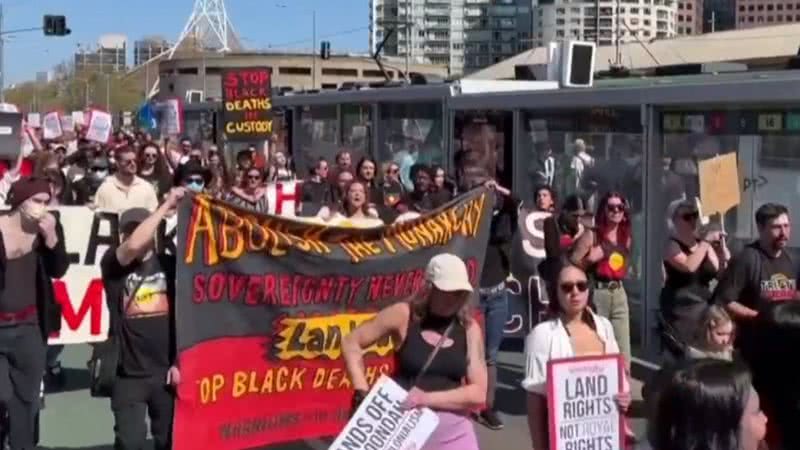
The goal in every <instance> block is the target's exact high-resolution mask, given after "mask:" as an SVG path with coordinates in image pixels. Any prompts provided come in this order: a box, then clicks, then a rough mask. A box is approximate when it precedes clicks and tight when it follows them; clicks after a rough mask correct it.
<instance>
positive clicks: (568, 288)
mask: <svg viewBox="0 0 800 450" xmlns="http://www.w3.org/2000/svg"><path fill="white" fill-rule="evenodd" d="M559 287H560V288H561V292H563V293H565V294H570V293H572V292H573V291H574V290H575V289H576V288H577V289H578V292H586V290H587V289H589V283H588V282H586V281H576V282H572V281H565V282H563V283H561V285H560V286H559Z"/></svg>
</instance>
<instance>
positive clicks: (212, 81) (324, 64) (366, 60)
mask: <svg viewBox="0 0 800 450" xmlns="http://www.w3.org/2000/svg"><path fill="white" fill-rule="evenodd" d="M382 62H383V64H384V66H385V67H386V73H387V75H388V76H389V77H390V78H391V80H392V81H400V80H403V79H404V75H403V73H402V71H404V69H405V61H404V58H392V57H384V58H382ZM145 66H147V65H143V66H140V67H137V68H136V69H135V70H136V71H140V70H142V68H143V67H145ZM236 67H268V68H270V69H272V81H271V82H272V88H273V89H282V90H285V89H291V90H294V91H300V90H309V89H314V88H316V89H337V88H340V87H342V85H343V84H344V83H348V82H350V83H352V82H356V83H358V82H360V83H364V84H366V83H370V82H377V81H385V78H384V76H383V74H382V73H381V71H380V69H379V68H378V66H377V65H376V64H375V61H374V60H373V59H372V58H371V57H369V56H367V55H364V56H357V55H331V58H330V59H326V60H323V59H320V58H316V60H315V58H313V57H312V56H311V55H309V54H291V53H226V54H222V53H217V52H207V53H205V55H202V54H198V53H196V52H192V53H187V54H185V55H183V54H180V53H177V54H176V56H175V57H174V58H173V59H166V58H164V59H161V61H160V62H159V64H158V70H159V92H158V97H159V98H161V99H164V98H169V97H180V98H182V99H191V101H195V100H194V99H197V101H199V100H200V99H204V100H209V101H211V100H219V99H221V97H222V87H221V84H222V77H221V75H222V71H223V70H225V69H229V68H236ZM408 68H409V71H410V72H411V73H419V74H423V75H429V76H435V77H439V78H444V77H446V76H447V67H446V66H444V65H434V64H420V63H409V67H408ZM315 70H316V76H314V75H313V74H314V71H315ZM197 93H204V94H201V95H197Z"/></svg>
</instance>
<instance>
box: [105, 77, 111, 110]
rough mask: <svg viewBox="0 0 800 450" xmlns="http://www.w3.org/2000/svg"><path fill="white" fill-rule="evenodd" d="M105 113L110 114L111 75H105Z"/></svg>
mask: <svg viewBox="0 0 800 450" xmlns="http://www.w3.org/2000/svg"><path fill="white" fill-rule="evenodd" d="M106 112H108V113H111V75H109V74H106Z"/></svg>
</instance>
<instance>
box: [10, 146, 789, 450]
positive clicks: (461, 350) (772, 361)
mask: <svg viewBox="0 0 800 450" xmlns="http://www.w3.org/2000/svg"><path fill="white" fill-rule="evenodd" d="M33 141H34V147H35V149H34V151H33V153H32V154H31V155H29V156H25V157H23V156H20V158H19V159H18V160H17V161H16V163H15V164H12V165H11V167H8V168H7V170H5V172H4V173H3V175H2V179H0V196H1V197H2V198H4V199H5V201H6V203H7V204H8V205H9V206H10V208H11V212H10V213H9V214H7V215H4V216H1V217H0V241H2V242H3V246H0V249H1V250H2V252H3V253H0V268H2V273H3V275H2V276H0V361H2V365H0V367H3V368H4V369H5V370H3V371H2V372H0V394H2V397H0V401H2V402H3V403H4V404H5V406H6V410H7V423H8V427H7V429H8V435H9V443H10V446H11V448H12V449H28V448H33V445H34V444H33V441H34V415H35V410H36V399H37V395H38V392H39V380H40V379H41V375H40V374H42V373H45V374H46V379H48V380H50V381H52V382H54V383H58V382H63V379H62V377H61V372H60V371H59V366H58V350H57V349H54V350H50V351H48V349H47V347H46V345H45V340H46V336H48V335H49V334H50V333H51V332H53V331H54V330H56V329H57V328H58V325H59V324H60V309H59V307H58V306H57V304H56V302H55V301H54V298H53V292H52V288H51V287H50V283H49V279H50V278H58V277H61V276H62V275H63V274H64V273H65V271H66V269H67V266H68V260H67V257H66V250H65V247H64V234H63V233H64V230H62V229H61V226H60V225H59V224H58V223H57V221H56V220H55V219H54V217H53V215H52V214H50V213H48V212H47V208H48V207H52V206H57V205H86V206H90V207H92V208H96V209H98V210H104V211H114V212H117V213H119V214H120V233H121V244H120V245H119V246H118V247H116V248H112V249H109V250H108V251H107V252H106V253H105V256H104V257H103V259H102V261H101V263H100V266H101V270H102V274H103V281H104V284H105V289H106V297H107V301H108V304H109V309H110V311H112V320H111V332H112V333H114V334H115V335H116V336H118V338H119V340H120V342H121V350H122V352H121V356H120V364H119V377H118V379H117V381H116V384H115V386H114V389H113V392H112V393H111V408H112V411H113V413H114V417H115V448H117V449H139V448H141V447H142V446H143V445H144V444H143V443H144V441H145V440H146V438H147V434H148V433H147V431H148V430H147V426H146V424H147V420H146V419H147V418H149V424H150V433H151V435H152V437H153V440H154V443H155V447H156V448H157V449H167V448H170V445H171V444H170V434H171V423H172V415H173V399H174V387H175V385H177V384H178V383H180V378H181V377H180V371H179V369H178V368H177V367H176V366H175V358H176V355H175V352H174V348H175V345H174V333H173V332H172V329H173V326H174V325H173V324H174V320H175V318H174V300H175V299H174V295H175V294H174V287H175V273H174V272H175V260H174V257H170V256H169V255H165V254H160V253H158V252H157V251H156V249H155V246H154V244H153V236H154V235H155V231H156V228H157V227H158V225H159V224H160V223H161V221H162V220H163V219H164V218H166V217H168V216H170V215H172V214H174V212H175V208H176V206H177V203H178V201H179V200H180V199H181V198H182V197H183V196H184V195H186V193H187V192H195V193H201V192H202V193H206V194H208V195H211V196H214V197H216V198H219V199H223V200H225V201H227V202H230V203H232V204H235V205H238V206H240V207H242V208H247V209H250V210H254V211H257V212H263V213H266V212H268V211H269V210H270V205H269V200H268V195H267V186H268V183H274V182H286V181H292V180H300V179H302V182H303V183H302V186H301V195H300V198H299V201H298V202H297V210H296V214H297V215H298V216H300V217H302V218H306V219H308V220H316V221H322V222H325V223H331V224H336V225H348V226H355V227H362V226H363V227H371V226H375V225H381V224H389V223H394V222H397V221H402V220H408V219H409V218H413V217H415V216H417V215H419V214H423V213H425V212H427V211H431V210H433V209H436V208H437V207H439V206H442V205H444V204H445V203H447V202H448V201H449V200H451V199H453V198H454V197H455V196H457V195H458V194H459V193H460V192H464V191H467V190H470V189H472V188H475V187H477V186H485V187H487V188H489V189H490V192H492V194H493V195H494V197H495V198H494V214H493V216H492V222H491V230H490V235H491V238H490V240H489V243H488V246H487V249H486V255H485V264H484V268H483V272H482V276H481V279H480V280H479V285H478V286H477V288H473V286H472V285H471V284H470V282H469V279H468V276H467V271H466V267H465V265H464V262H463V261H461V260H460V259H459V258H458V257H457V256H455V255H450V254H441V255H438V256H436V257H434V258H433V259H432V260H431V261H430V262H429V264H428V267H427V269H426V280H427V282H428V285H429V286H428V287H429V289H428V290H426V291H425V292H423V293H421V294H419V295H417V296H415V298H413V299H410V301H408V302H401V303H398V304H395V305H393V306H390V307H388V308H387V309H385V310H384V311H382V312H380V313H379V314H378V315H377V316H376V318H375V319H374V320H372V321H369V322H367V323H366V324H365V325H362V326H360V327H359V328H357V329H356V330H355V331H354V332H353V333H352V334H351V335H349V336H348V337H347V338H345V339H344V341H343V343H342V347H343V349H342V350H343V355H344V358H345V361H346V364H347V369H348V373H349V376H350V379H351V380H352V384H353V386H354V388H355V399H354V400H355V402H354V404H358V401H359V400H360V399H363V398H364V396H365V395H366V393H367V391H368V389H369V386H368V385H367V382H366V377H365V374H364V366H363V361H362V359H361V358H362V355H363V349H364V348H367V347H369V346H370V345H372V344H373V343H374V342H376V341H378V340H380V339H382V338H383V337H385V336H387V335H391V336H394V337H395V338H397V341H396V342H397V343H398V347H397V352H398V373H397V374H396V378H397V380H398V381H399V382H400V383H401V385H403V386H404V387H406V388H407V389H409V390H410V394H409V397H408V399H406V401H405V403H404V405H405V406H406V407H408V408H414V407H419V406H426V407H430V408H432V409H434V410H435V411H436V412H437V413H438V414H439V419H440V423H439V427H438V429H437V430H436V432H435V433H434V436H433V437H432V438H431V440H430V441H429V443H428V446H427V447H426V448H428V449H430V450H434V449H440V450H445V449H460V450H471V449H477V448H478V442H477V439H476V437H475V433H474V430H473V427H472V425H471V423H470V421H469V420H468V419H469V418H470V416H472V417H474V418H475V419H476V420H478V421H479V422H480V423H482V424H483V425H485V426H487V427H488V428H491V429H494V430H498V429H501V428H503V422H502V420H501V418H500V417H499V415H498V414H497V412H496V405H495V401H494V398H495V395H494V394H495V390H496V389H497V367H496V366H497V357H498V352H499V349H500V346H501V342H502V340H503V335H504V326H505V324H506V321H507V319H508V298H507V294H506V283H507V280H508V278H509V271H510V268H509V256H508V245H509V243H510V242H511V239H512V235H513V234H514V232H515V228H516V226H517V222H518V217H517V214H518V211H519V210H520V205H521V202H520V200H519V199H518V198H517V196H516V195H514V193H512V192H511V191H510V190H509V189H508V188H507V187H504V186H502V185H501V184H499V183H498V182H497V180H495V179H494V178H493V175H494V174H489V173H488V172H487V171H485V170H462V171H461V176H460V177H459V179H457V180H455V181H452V180H448V178H447V176H446V173H445V171H444V170H443V168H441V167H436V166H428V165H424V164H415V165H413V166H411V167H410V170H409V172H408V178H409V180H410V183H404V182H403V180H402V179H401V173H400V172H401V167H400V166H399V165H398V164H397V163H396V162H392V161H389V162H385V163H381V162H379V161H375V160H373V159H370V158H368V157H364V158H362V159H360V160H359V161H353V158H352V155H351V153H350V152H348V151H346V150H343V151H341V152H339V153H338V154H337V155H336V156H335V158H333V160H332V161H328V160H326V159H323V158H320V159H318V160H316V161H314V162H313V164H312V167H310V170H309V173H308V174H296V173H295V171H294V169H293V165H292V162H291V158H290V155H288V154H285V153H283V152H280V151H273V152H272V153H271V154H267V153H266V152H261V151H259V150H257V149H256V148H255V147H250V148H248V149H243V150H241V151H239V152H238V153H236V155H235V158H233V159H232V161H231V165H232V167H228V160H226V158H225V154H224V153H223V150H222V149H220V148H218V147H216V146H214V145H207V144H204V145H200V144H197V143H193V142H192V141H191V140H189V139H181V140H178V141H177V142H175V141H173V142H169V141H165V142H160V143H159V142H156V141H155V140H153V139H152V138H151V137H150V136H149V135H148V134H147V133H143V132H139V133H135V134H134V133H125V132H119V133H117V134H115V135H114V137H113V138H112V140H111V141H110V142H109V143H108V144H104V145H100V144H97V143H92V142H88V141H84V140H81V139H76V140H75V141H74V142H73V143H71V144H74V145H65V144H63V143H59V142H50V143H42V142H41V141H40V140H38V139H33ZM69 147H72V150H68V148H69ZM584 153H585V152H583V153H579V154H578V155H577V156H576V158H578V159H577V160H576V161H575V163H574V166H575V167H574V168H575V170H576V172H579V173H578V177H580V176H582V175H581V174H582V173H583V172H584V169H586V168H587V167H590V166H591V164H592V160H591V159H590V156H589V155H588V154H584ZM472 169H475V168H472ZM579 169H580V170H579ZM549 181H550V183H544V184H542V185H540V186H537V188H536V190H535V192H534V195H533V197H534V198H535V202H536V209H538V210H539V211H546V212H550V213H552V216H551V218H550V219H548V220H547V221H546V222H545V225H544V229H545V250H546V254H547V257H546V259H545V261H544V262H543V263H542V264H541V265H540V267H539V270H540V272H541V274H542V276H543V278H544V280H545V282H546V285H547V289H546V292H544V293H543V294H546V295H547V298H549V302H548V303H547V304H548V308H549V311H548V313H549V318H548V319H547V320H544V321H542V322H541V323H539V324H538V325H536V326H535V328H534V329H533V330H532V331H531V332H530V333H529V335H528V336H527V339H526V345H525V357H526V370H525V377H524V380H523V381H522V383H521V388H522V389H524V390H525V391H526V392H527V393H528V397H527V399H528V401H527V405H528V419H529V420H528V422H529V426H530V434H531V439H532V442H533V448H534V449H535V450H540V449H546V448H548V447H549V445H550V444H549V436H548V427H547V408H548V406H547V405H548V404H547V401H546V400H547V391H546V389H545V386H546V383H547V370H546V368H547V363H548V362H549V361H551V360H554V359H560V358H569V357H574V356H588V355H599V354H620V355H622V359H623V361H624V368H625V377H624V378H625V382H624V388H623V389H622V390H621V391H620V392H618V393H617V394H616V395H615V397H614V399H615V401H616V404H617V406H618V408H619V409H620V411H622V412H623V413H626V412H627V411H628V409H629V406H630V404H631V398H632V396H631V392H630V389H629V386H630V383H629V380H628V377H629V376H630V364H631V344H630V340H631V336H630V312H629V304H628V296H627V292H626V287H625V283H626V280H628V279H629V276H630V274H629V271H630V270H631V260H632V259H635V257H634V256H632V252H633V250H632V249H633V248H634V246H635V245H641V243H635V242H633V241H634V233H633V230H632V227H633V225H632V217H631V214H632V212H631V206H630V202H629V200H628V199H627V198H626V196H625V195H624V194H623V193H621V192H619V191H611V192H598V193H595V194H596V195H594V198H593V199H587V198H586V196H582V195H579V194H575V195H568V196H567V197H566V198H564V199H563V201H562V202H559V195H558V194H559V193H558V192H556V188H555V187H554V186H553V185H552V177H550V179H549ZM407 184H411V186H410V188H409V186H407ZM590 204H593V205H595V206H594V207H590V206H589V205H590ZM668 216H669V220H670V227H669V229H670V236H669V237H668V239H666V240H665V241H666V242H665V252H664V259H663V273H664V285H663V290H662V293H661V297H660V299H659V300H660V319H661V323H662V328H663V330H662V331H663V333H662V334H663V337H664V342H665V349H666V350H668V353H669V356H670V357H669V358H667V361H668V363H669V364H667V365H665V368H664V369H663V370H662V372H661V373H660V374H659V376H658V377H656V379H654V380H653V381H652V382H650V383H648V389H647V392H646V397H647V400H648V402H649V403H650V405H649V406H650V407H649V408H648V411H649V413H648V414H649V419H650V421H649V423H650V427H649V428H650V429H649V431H648V435H647V438H648V439H647V441H648V443H649V445H651V446H652V448H653V449H654V450H701V449H708V450H755V449H756V448H757V447H758V446H759V445H763V443H762V441H763V440H764V439H765V435H768V437H767V440H768V441H769V443H770V447H769V448H770V449H773V450H779V449H792V448H800V436H798V433H797V431H795V429H794V427H793V425H794V423H796V422H797V419H799V418H800V412H798V409H797V404H798V401H800V389H798V388H797V387H795V386H796V383H795V382H794V379H793V378H792V377H793V374H794V373H795V370H794V368H793V359H794V358H791V357H789V358H787V357H786V356H787V355H791V354H792V352H793V351H794V349H795V348H796V347H794V344H795V343H796V342H798V341H799V340H800V303H795V302H792V300H796V299H798V294H797V283H796V278H797V268H796V267H795V265H794V262H793V261H792V260H791V257H790V256H789V254H788V253H787V252H786V249H785V247H786V244H787V242H788V239H789V233H790V224H789V216H788V211H787V210H786V208H785V207H783V206H781V205H777V204H766V205H763V206H761V207H760V208H759V209H758V212H757V213H756V215H755V221H756V224H757V225H758V230H759V233H760V235H759V239H758V241H756V242H754V243H752V244H750V245H748V246H746V247H745V248H744V250H742V251H741V252H739V253H737V254H736V255H733V256H732V255H731V253H730V251H729V250H728V248H727V246H726V242H725V233H724V232H723V231H722V229H720V228H719V227H713V226H710V227H709V226H700V224H699V221H700V212H699V210H698V207H697V204H696V202H693V201H678V202H675V203H674V204H673V205H670V211H669V213H668ZM142 296H146V297H147V299H142V301H141V302H140V301H139V300H140V299H139V297H142ZM473 299H474V300H473ZM145 300H146V301H145ZM473 305H476V306H478V307H479V309H480V311H481V313H482V314H481V316H482V318H483V321H482V326H479V325H478V324H477V323H476V322H475V321H474V319H473V316H472V315H471V314H470V313H469V309H470V307H471V306H473ZM439 347H440V348H439ZM432 348H438V350H436V351H438V353H437V354H436V358H434V360H433V361H430V360H427V358H428V356H429V354H430V351H431V349H432ZM426 360H427V361H426ZM759 396H760V397H759ZM760 402H761V403H763V405H764V407H763V408H764V410H765V411H766V417H768V418H769V426H767V422H766V418H765V416H764V414H763V413H762V412H761V409H760V408H761V407H760V406H759V403H760ZM695 417H698V418H699V417H702V418H704V420H693V419H692V418H695ZM625 431H626V434H627V435H628V436H629V437H630V441H631V445H633V441H634V436H633V433H632V431H631V430H630V429H629V428H628V427H626V429H625Z"/></svg>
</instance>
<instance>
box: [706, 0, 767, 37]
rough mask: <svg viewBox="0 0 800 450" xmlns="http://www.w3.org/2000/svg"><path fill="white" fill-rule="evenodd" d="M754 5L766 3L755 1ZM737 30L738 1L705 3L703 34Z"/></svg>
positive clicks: (714, 0) (725, 0)
mask: <svg viewBox="0 0 800 450" xmlns="http://www.w3.org/2000/svg"><path fill="white" fill-rule="evenodd" d="M753 3H764V2H763V1H761V0H754V1H753ZM734 28H736V0H705V1H704V2H703V32H704V33H711V32H714V31H725V30H733V29H734Z"/></svg>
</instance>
